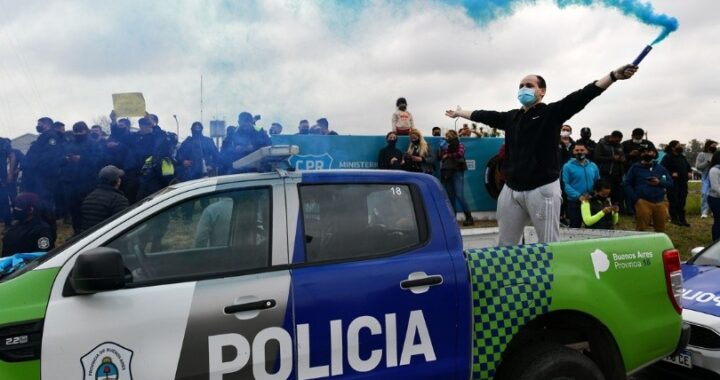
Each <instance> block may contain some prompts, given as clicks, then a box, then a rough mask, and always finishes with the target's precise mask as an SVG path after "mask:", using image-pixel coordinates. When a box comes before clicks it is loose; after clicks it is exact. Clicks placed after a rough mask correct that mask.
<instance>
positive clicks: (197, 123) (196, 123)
mask: <svg viewBox="0 0 720 380" xmlns="http://www.w3.org/2000/svg"><path fill="white" fill-rule="evenodd" d="M195 127H200V129H203V125H202V123H201V122H199V121H196V122H193V123H192V125H191V126H190V129H193V128H195Z"/></svg>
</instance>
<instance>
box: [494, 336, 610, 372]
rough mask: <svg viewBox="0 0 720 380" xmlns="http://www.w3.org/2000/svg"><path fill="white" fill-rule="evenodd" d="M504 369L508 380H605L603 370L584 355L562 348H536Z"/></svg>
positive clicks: (528, 350)
mask: <svg viewBox="0 0 720 380" xmlns="http://www.w3.org/2000/svg"><path fill="white" fill-rule="evenodd" d="M513 356H514V358H510V360H509V361H508V363H505V365H504V366H502V367H504V368H503V370H504V371H503V372H504V376H502V378H504V379H513V380H604V379H605V377H604V376H603V374H602V372H601V371H600V369H599V368H598V367H597V365H595V362H593V361H592V360H591V359H590V358H588V357H587V356H585V355H583V354H582V353H580V352H578V351H576V350H573V349H570V348H567V347H565V346H562V345H560V344H553V343H543V344H538V345H533V346H531V347H530V348H528V349H527V350H522V351H519V352H517V353H516V354H515V355H513Z"/></svg>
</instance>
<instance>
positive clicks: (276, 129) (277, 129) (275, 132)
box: [268, 123, 283, 136]
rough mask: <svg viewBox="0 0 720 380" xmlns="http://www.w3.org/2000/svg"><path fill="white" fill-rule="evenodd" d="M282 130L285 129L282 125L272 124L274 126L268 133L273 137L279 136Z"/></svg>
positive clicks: (271, 126)
mask: <svg viewBox="0 0 720 380" xmlns="http://www.w3.org/2000/svg"><path fill="white" fill-rule="evenodd" d="M282 129H283V127H282V125H281V124H280V123H272V125H270V130H269V131H268V133H269V134H270V135H271V136H272V135H279V134H281V133H282Z"/></svg>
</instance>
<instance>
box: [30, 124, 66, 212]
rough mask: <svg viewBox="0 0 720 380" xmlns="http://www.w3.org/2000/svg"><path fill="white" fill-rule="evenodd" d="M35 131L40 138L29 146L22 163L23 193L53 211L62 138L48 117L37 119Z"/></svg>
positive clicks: (61, 161)
mask: <svg viewBox="0 0 720 380" xmlns="http://www.w3.org/2000/svg"><path fill="white" fill-rule="evenodd" d="M36 130H37V131H38V133H40V136H38V138H37V140H35V141H34V142H33V143H32V145H30V149H28V152H27V155H26V156H25V160H24V162H23V191H28V192H33V193H35V194H37V195H38V196H39V197H40V199H42V200H43V201H44V202H46V204H47V205H48V207H49V208H50V209H52V210H54V209H55V200H56V197H55V191H54V190H55V189H57V188H58V187H59V186H58V182H59V179H60V165H61V164H62V163H63V161H64V150H63V141H64V140H63V139H64V137H63V135H61V134H60V133H59V132H58V131H57V130H56V129H55V128H54V122H53V120H52V119H50V118H49V117H43V118H40V119H38V122H37V127H36Z"/></svg>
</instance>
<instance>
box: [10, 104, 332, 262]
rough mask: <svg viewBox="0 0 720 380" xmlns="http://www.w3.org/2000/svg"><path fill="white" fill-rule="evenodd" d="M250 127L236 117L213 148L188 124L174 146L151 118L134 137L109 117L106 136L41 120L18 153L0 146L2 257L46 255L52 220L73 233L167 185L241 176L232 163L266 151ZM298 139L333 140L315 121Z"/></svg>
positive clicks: (249, 120) (123, 121)
mask: <svg viewBox="0 0 720 380" xmlns="http://www.w3.org/2000/svg"><path fill="white" fill-rule="evenodd" d="M257 120H259V117H257V116H253V115H252V114H251V113H249V112H241V113H240V114H239V115H238V123H237V126H236V127H228V128H227V130H226V135H225V137H224V140H223V141H222V145H221V147H220V148H219V149H218V147H217V146H216V145H215V143H214V142H213V140H212V139H211V138H210V137H207V136H205V135H204V134H203V130H204V126H203V124H202V123H200V122H194V123H192V125H191V127H190V131H191V134H190V136H189V137H187V138H186V139H185V140H184V141H183V142H182V143H179V141H178V136H177V135H176V134H175V133H173V132H169V131H166V130H164V129H163V128H162V127H161V126H160V124H159V119H158V117H157V116H156V115H154V114H146V116H144V117H142V118H140V119H139V120H138V121H137V125H138V127H139V129H138V130H137V131H135V130H132V129H131V121H130V120H129V119H127V118H118V117H117V115H116V114H115V112H114V111H113V112H111V113H110V133H109V135H106V134H105V133H104V132H103V130H102V128H101V127H100V126H93V127H88V125H87V124H86V123H85V122H83V121H79V122H77V123H75V124H73V126H72V128H70V129H69V130H66V128H65V125H64V124H63V123H62V122H59V121H53V120H52V119H51V118H49V117H42V118H40V119H38V121H37V126H36V130H37V132H38V134H39V136H38V138H37V139H36V140H35V141H34V142H33V143H32V145H31V146H30V148H29V149H28V151H27V153H26V154H23V152H21V151H20V150H18V149H13V148H12V145H11V142H10V140H9V139H0V155H1V157H0V159H3V160H5V162H6V163H7V165H0V180H2V186H0V217H1V218H2V222H3V223H4V225H5V229H4V237H3V250H2V256H8V255H11V254H14V253H21V252H36V251H47V250H49V249H52V248H53V247H54V245H55V241H56V239H57V223H56V221H57V220H66V221H68V222H69V223H70V224H71V225H72V229H73V233H74V234H79V233H81V232H82V231H85V230H87V229H89V228H91V227H93V226H94V225H96V224H97V223H99V222H101V221H102V220H104V219H106V218H108V217H109V216H111V215H113V214H115V213H117V212H119V211H121V210H123V209H125V208H127V207H128V206H129V205H132V204H133V203H135V202H137V201H138V200H140V199H142V198H144V197H146V196H148V195H150V194H152V193H154V192H156V191H158V190H160V189H162V188H164V187H166V186H168V185H170V184H171V183H174V182H182V181H189V180H194V179H198V178H202V177H206V176H216V175H223V174H233V173H239V172H242V171H244V170H245V169H234V168H233V166H232V164H233V162H235V161H236V160H238V159H240V158H243V157H245V156H246V155H248V154H250V153H252V152H254V151H255V150H257V149H259V148H261V147H264V146H269V145H271V141H270V137H269V135H268V132H266V131H265V130H264V129H263V128H261V127H260V126H258V125H257V123H256V122H257ZM270 130H271V132H273V133H281V132H282V126H281V125H280V124H279V123H273V124H272V126H271V127H270ZM298 134H336V133H335V132H333V131H331V130H330V129H329V123H328V121H327V119H325V118H321V119H319V120H317V123H316V125H314V126H312V127H310V126H309V123H308V122H307V121H306V120H303V121H301V122H300V125H299V132H298ZM18 192H19V193H18ZM13 220H15V222H14V223H13Z"/></svg>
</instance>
